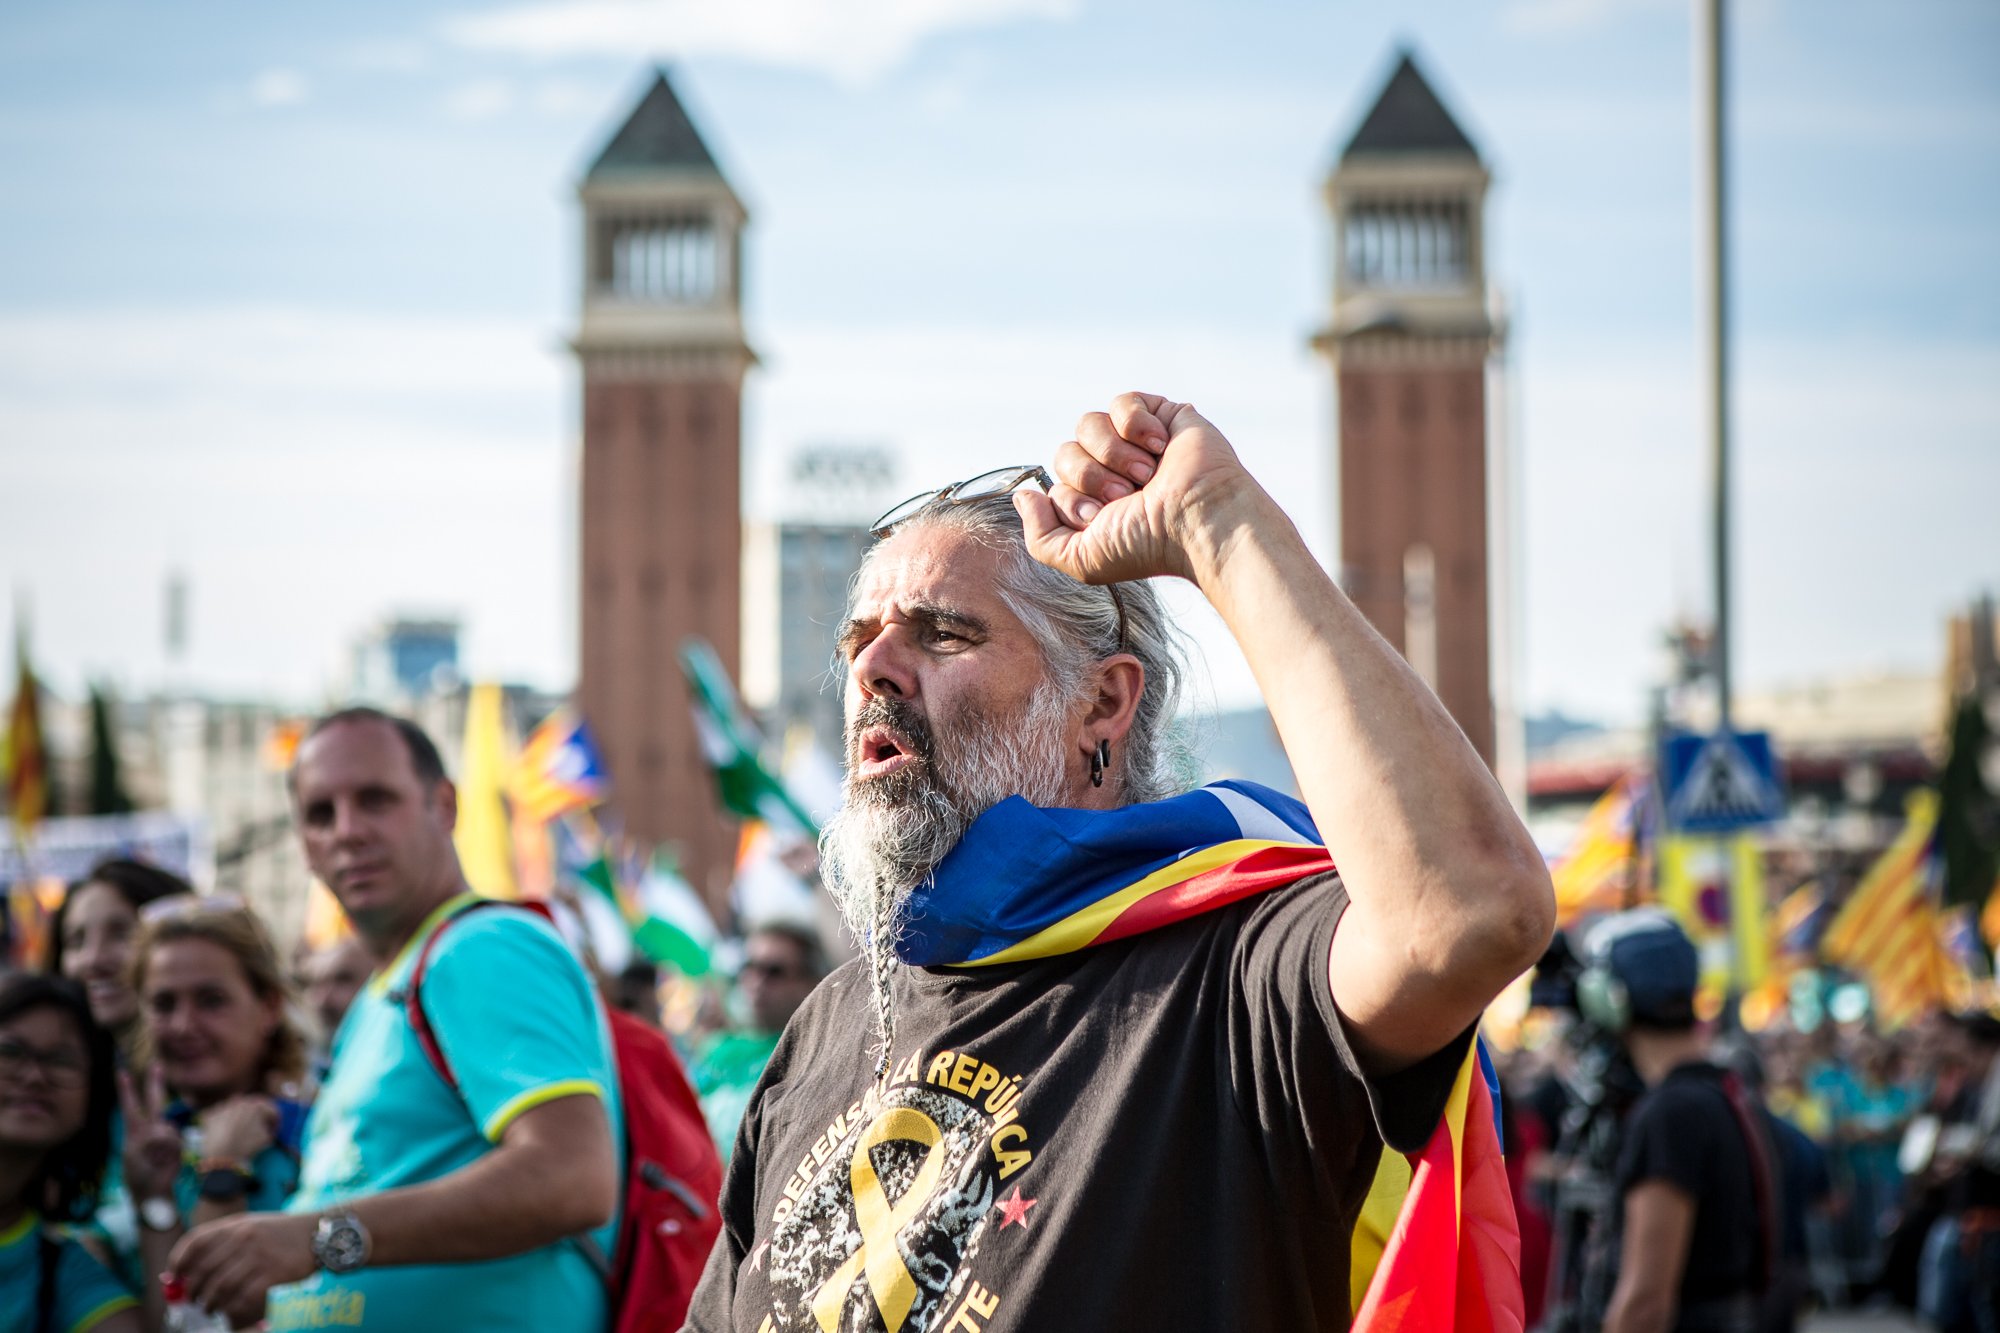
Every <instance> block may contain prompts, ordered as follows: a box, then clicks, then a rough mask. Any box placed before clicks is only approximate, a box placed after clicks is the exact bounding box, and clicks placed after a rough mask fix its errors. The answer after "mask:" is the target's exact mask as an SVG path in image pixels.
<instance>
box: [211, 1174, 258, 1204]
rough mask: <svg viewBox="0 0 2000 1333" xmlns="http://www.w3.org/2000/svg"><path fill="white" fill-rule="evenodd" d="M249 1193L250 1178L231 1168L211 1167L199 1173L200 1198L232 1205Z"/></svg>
mask: <svg viewBox="0 0 2000 1333" xmlns="http://www.w3.org/2000/svg"><path fill="white" fill-rule="evenodd" d="M249 1193H250V1178H249V1177H248V1176H246V1175H244V1174H243V1173H242V1172H241V1171H238V1170H236V1169H234V1168H232V1167H226V1166H212V1167H210V1168H209V1169H208V1170H206V1171H204V1172H202V1173H201V1197H202V1198H204V1199H209V1200H212V1201H214V1202H216V1203H234V1202H235V1201H236V1200H238V1199H241V1198H244V1197H246V1196H247V1195H248V1194H249Z"/></svg>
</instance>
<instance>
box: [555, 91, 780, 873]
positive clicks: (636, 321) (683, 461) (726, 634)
mask: <svg viewBox="0 0 2000 1333" xmlns="http://www.w3.org/2000/svg"><path fill="white" fill-rule="evenodd" d="M578 194H579V197H580V198H581V200H582V203H583V265H584V280H583V316H582V322H581V324H580V326H579V328H578V331H577V335H576V341H575V344H574V348H575V351H576V355H577V360H578V361H579V362H580V363H581V365H582V370H583V479H582V487H581V491H582V501H583V505H582V508H583V512H582V515H581V524H580V529H579V535H580V540H581V545H582V551H581V559H580V561H579V562H578V564H579V568H578V574H579V576H580V579H581V582H582V587H581V589H580V592H581V596H580V599H579V606H580V612H581V620H582V650H581V653H580V654H579V656H580V668H579V680H578V684H577V701H578V704H579V706H580V708H581V709H582V712H583V715H584V717H585V718H587V719H588V720H589V722H590V726H591V729H592V731H593V732H594V733H595V734H596V736H597V740H598V744H599V746H600V748H601V749H602V750H603V753H604V759H605V763H606V766H607V767H608V768H609V769H610V772H611V780H612V803H613V805H614V806H615V807H616V809H617V811H618V813H619V815H620V816H621V817H622V819H623V821H624V826H625V828H626V830H627V831H628V832H630V833H631V834H632V835H633V836H635V837H637V838H640V839H642V840H644V841H647V842H653V843H662V842H664V843H671V844H673V845H674V847H675V848H676V849H677V850H678V852H679V854H680V857H681V865H682V869H683V871H684V873H685V874H686V875H687V877H688V882H689V883H690V884H692V885H693V886H694V887H695V889H696V890H697V891H698V892H700V893H702V894H703V896H704V897H706V898H707V899H708V901H709V902H710V904H711V905H715V904H717V903H720V902H721V901H722V900H723V898H722V895H723V893H724V891H725V889H726V884H727V878H728V872H729V868H730V865H731V863H732V860H733V853H734V847H733V844H732V840H731V835H730V832H729V830H728V828H727V827H726V826H725V825H724V822H723V816H722V814H721V811H720V808H719V806H718V805H717V802H716V798H715V795H714V787H713V784H712V783H711V781H710V779H709V775H708V768H707V765H706V763H705V762H704V761H703V758H702V751H701V745H700V741H699V739H698V738H697V736H696V734H695V730H694V723H693V718H692V715H691V714H690V712H689V702H688V691H687V687H686V685H685V683H684V682H683V680H682V677H681V672H680V667H679V665H678V659H677V656H676V654H677V652H678V650H679V648H680V644H681V641H682V640H683V639H684V638H686V637H688V636H689V635H699V636H701V637H702V638H704V639H706V640H708V642H709V643H710V644H712V645H713V646H714V648H715V651H716V652H717V653H718V654H719V655H720V656H721V658H722V660H723V663H724V664H725V665H726V666H727V667H728V668H729V670H730V673H731V674H732V675H734V674H735V672H736V671H737V669H738V664H739V657H740V652H741V648H740V639H741V629H740V626H741V616H740V612H739V595H740V591H741V583H742V549H743V533H742V506H741V494H740V493H741V473H740V468H739V465H738V455H739V450H740V436H741V431H742V401H743V375H744V372H745V371H746V370H747V369H748V368H749V367H750V366H751V365H752V364H753V363H754V361H755V357H754V355H753V354H752V353H751V351H750V348H749V346H748V345H747V344H746V343H745V342H744V339H743V320H742V293H743V261H742V247H741V237H742V232H743V226H744V223H745V222H746V221H747V215H746V214H745V212H744V209H743V204H742V201H740V200H739V199H737V197H736V193H735V191H733V190H731V189H730V188H729V183H728V182H727V181H725V180H724V179H723V178H722V173H721V171H719V170H718V169H717V168H716V165H715V159H714V158H712V157H711V156H710V155H709V152H708V148H707V146H706V145H704V144H703V143H702V140H701V136H700V134H698V133H697V132H696V131H695V128H694V125H693V123H692V122H690V121H689V119H688V116H687V112H686V111H685V110H683V109H682V107H681V104H680V99H679V98H677V97H675V96H674V91H673V88H672V87H671V86H670V85H669V84H668V82H667V77H666V74H665V73H664V72H661V73H659V74H658V75H657V76H656V77H655V78H654V80H653V83H652V85H651V86H650V87H649V88H648V89H647V90H646V94H645V96H644V97H643V98H641V99H640V101H639V105H638V107H637V108H636V109H635V110H634V111H633V112H632V114H631V116H630V117H629V118H628V119H627V120H626V122H625V124H624V126H623V127H622V128H621V129H620V130H619V131H618V132H617V134H615V135H613V136H612V138H611V142H610V143H609V144H608V145H607V146H606V147H605V149H604V151H603V152H602V153H601V154H599V156H598V158H597V160H596V162H595V163H593V164H592V165H591V168H590V171H589V173H588V174H587V175H585V177H584V179H583V184H582V186H581V188H580V189H579V191H578Z"/></svg>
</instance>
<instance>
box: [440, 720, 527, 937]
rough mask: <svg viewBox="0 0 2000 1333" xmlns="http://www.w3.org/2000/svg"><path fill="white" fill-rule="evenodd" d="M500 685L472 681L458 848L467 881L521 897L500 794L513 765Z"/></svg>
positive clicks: (493, 894)
mask: <svg viewBox="0 0 2000 1333" xmlns="http://www.w3.org/2000/svg"><path fill="white" fill-rule="evenodd" d="M513 761H514V756H513V753H512V747H511V746H509V745H508V744H507V720H506V716H505V712H504V710H503V709H502V707H501V694H500V687H499V686H498V685H495V684H491V683H489V684H485V685H474V686H473V687H472V692H471V694H470V696H469V697H468V698H467V699H466V704H465V748H464V750H463V751H462V752H461V754H460V757H459V765H458V767H459V778H458V828H457V831H456V832H454V833H453V834H452V841H453V843H455V844H456V845H457V847H458V863H459V867H460V868H461V869H462V870H464V872H465V882H466V883H467V884H469V885H471V886H472V888H473V889H474V891H476V892H478V893H482V894H484V895H485V896H487V897H488V898H502V899H505V900H507V901H509V902H512V901H514V900H515V899H517V898H519V897H520V896H521V890H520V885H519V884H518V883H517V882H516V881H515V878H514V831H513V827H512V824H511V823H510V822H509V820H508V818H507V803H506V801H505V800H504V799H503V798H502V796H501V792H502V790H503V788H504V786H505V783H506V777H507V774H508V772H509V771H510V770H511V769H512V768H513V766H514V762H513Z"/></svg>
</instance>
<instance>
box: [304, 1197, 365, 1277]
mask: <svg viewBox="0 0 2000 1333" xmlns="http://www.w3.org/2000/svg"><path fill="white" fill-rule="evenodd" d="M368 1244H369V1242H368V1228H367V1227H364V1226H362V1225H361V1219H360V1218H358V1217H356V1216H355V1215H354V1214H353V1213H352V1212H349V1211H348V1210H347V1209H344V1208H343V1209H341V1210H339V1211H338V1212H330V1213H321V1214H320V1217H319V1228H318V1230H316V1231H314V1232H313V1258H314V1259H316V1260H318V1261H319V1266H320V1267H321V1268H324V1269H325V1270H326V1271H327V1272H329V1273H333V1274H336V1275H338V1274H341V1273H352V1272H353V1271H354V1270H355V1269H357V1268H359V1267H361V1265H363V1264H365V1263H367V1262H368Z"/></svg>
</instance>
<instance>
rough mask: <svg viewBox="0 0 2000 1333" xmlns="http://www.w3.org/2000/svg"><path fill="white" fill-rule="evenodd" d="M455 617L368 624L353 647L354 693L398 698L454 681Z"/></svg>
mask: <svg viewBox="0 0 2000 1333" xmlns="http://www.w3.org/2000/svg"><path fill="white" fill-rule="evenodd" d="M458 641H459V622H458V621H457V620H455V619H450V618H445V617H438V618H430V619H419V618H414V617H397V618H393V619H390V620H385V621H384V622H382V624H381V625H379V626H378V627H376V628H375V629H373V630H370V631H369V632H368V633H367V634H366V635H364V636H363V637H362V639H361V640H360V642H359V643H357V644H356V645H355V648H354V679H353V683H352V689H351V693H352V696H353V697H354V698H356V699H367V700H370V701H373V702H377V703H398V702H402V701H405V700H411V699H421V698H423V697H424V696H425V695H427V694H430V693H431V692H432V691H434V690H448V689H451V688H453V687H454V686H455V685H457V684H458V680H459V673H458Z"/></svg>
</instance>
